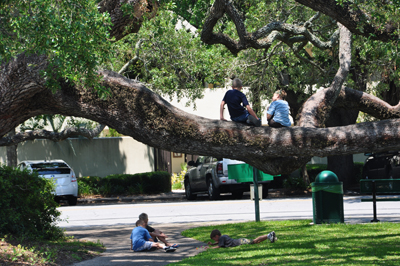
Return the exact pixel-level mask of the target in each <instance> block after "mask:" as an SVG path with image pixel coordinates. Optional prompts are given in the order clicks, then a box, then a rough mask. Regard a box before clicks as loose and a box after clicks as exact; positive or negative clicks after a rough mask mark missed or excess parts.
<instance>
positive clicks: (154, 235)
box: [139, 213, 179, 248]
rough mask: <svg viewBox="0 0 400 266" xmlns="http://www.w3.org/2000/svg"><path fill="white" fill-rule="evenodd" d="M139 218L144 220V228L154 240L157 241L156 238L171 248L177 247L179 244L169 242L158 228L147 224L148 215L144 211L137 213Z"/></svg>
mask: <svg viewBox="0 0 400 266" xmlns="http://www.w3.org/2000/svg"><path fill="white" fill-rule="evenodd" d="M139 220H142V221H144V222H145V225H146V226H145V228H146V229H147V231H149V233H150V235H151V237H152V238H153V240H154V242H158V240H160V241H161V242H163V243H164V244H165V245H166V246H168V247H173V248H178V247H179V245H177V244H173V245H171V244H170V243H168V242H167V240H166V238H167V236H166V235H165V234H164V233H163V232H161V231H160V230H159V229H154V228H153V227H151V226H149V216H148V215H147V214H146V213H141V214H140V215H139Z"/></svg>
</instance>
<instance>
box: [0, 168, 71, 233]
mask: <svg viewBox="0 0 400 266" xmlns="http://www.w3.org/2000/svg"><path fill="white" fill-rule="evenodd" d="M52 191H54V184H53V182H52V181H51V180H48V179H45V178H40V177H39V176H38V175H37V173H29V172H28V171H26V170H25V171H20V170H18V169H13V168H11V167H8V166H0V235H2V236H4V235H7V234H11V235H13V236H17V237H27V238H35V239H38V238H39V239H51V240H55V239H59V238H60V237H62V236H63V235H64V233H63V230H62V229H60V228H58V227H57V226H56V225H55V223H56V222H57V221H59V220H60V218H59V216H60V212H59V211H58V210H57V207H58V206H59V205H58V204H57V203H56V202H55V201H54V195H53V194H52Z"/></svg>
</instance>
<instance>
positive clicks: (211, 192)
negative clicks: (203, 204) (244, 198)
mask: <svg viewBox="0 0 400 266" xmlns="http://www.w3.org/2000/svg"><path fill="white" fill-rule="evenodd" d="M219 194H220V193H219V188H217V187H215V185H214V182H213V181H212V179H211V178H210V179H208V197H209V198H210V199H211V200H216V199H219Z"/></svg>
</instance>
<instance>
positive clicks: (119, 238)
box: [67, 223, 210, 266]
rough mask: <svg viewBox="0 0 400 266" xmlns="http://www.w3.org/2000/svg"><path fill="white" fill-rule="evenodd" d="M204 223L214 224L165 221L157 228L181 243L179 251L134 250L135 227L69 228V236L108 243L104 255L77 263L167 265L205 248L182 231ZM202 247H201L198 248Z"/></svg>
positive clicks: (97, 265) (170, 238)
mask: <svg viewBox="0 0 400 266" xmlns="http://www.w3.org/2000/svg"><path fill="white" fill-rule="evenodd" d="M202 225H210V223H191V224H162V225H157V226H156V228H157V229H160V230H162V231H163V232H165V234H166V235H167V236H168V242H169V243H171V244H174V243H176V244H179V248H178V249H177V250H176V251H175V252H171V253H166V252H165V251H163V250H155V251H148V252H132V251H131V250H130V239H129V237H130V234H131V232H132V229H133V225H132V226H128V225H119V226H112V228H110V227H105V226H97V227H93V228H92V229H90V228H88V227H78V228H77V227H75V228H71V229H67V234H68V235H73V236H74V237H75V238H76V239H84V240H90V241H93V242H97V241H100V242H101V243H103V244H104V245H105V247H106V248H107V250H106V251H105V252H104V253H103V254H102V255H101V256H100V257H97V258H94V259H91V260H87V261H83V262H80V263H76V264H74V265H77V266H90V265H93V266H94V265H96V266H101V265H118V266H120V265H142V266H144V265H156V266H158V265H167V264H169V263H173V262H177V261H181V260H182V259H184V258H187V257H190V256H194V255H196V254H198V253H199V252H201V251H203V250H204V249H203V248H201V247H202V246H204V245H205V243H203V242H200V241H197V240H194V239H191V238H186V237H183V236H182V235H181V232H182V231H184V230H186V229H189V228H193V227H198V226H202ZM196 248H198V249H196Z"/></svg>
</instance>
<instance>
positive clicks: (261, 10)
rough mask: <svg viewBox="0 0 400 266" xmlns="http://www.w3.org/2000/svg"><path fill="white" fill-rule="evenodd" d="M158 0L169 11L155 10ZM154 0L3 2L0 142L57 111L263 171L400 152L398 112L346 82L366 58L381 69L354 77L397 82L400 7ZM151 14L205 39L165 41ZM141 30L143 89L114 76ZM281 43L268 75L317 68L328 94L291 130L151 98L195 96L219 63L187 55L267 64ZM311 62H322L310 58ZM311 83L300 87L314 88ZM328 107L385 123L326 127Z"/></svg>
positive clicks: (315, 0)
mask: <svg viewBox="0 0 400 266" xmlns="http://www.w3.org/2000/svg"><path fill="white" fill-rule="evenodd" d="M160 3H161V4H165V5H166V6H165V7H166V8H167V9H169V10H171V11H172V12H175V13H174V14H175V15H171V14H170V13H168V12H165V11H161V10H160V6H159V4H160ZM160 3H159V2H156V1H146V0H124V1H116V0H103V1H100V2H97V1H93V0H92V1H80V0H72V1H56V2H54V1H48V0H40V1H39V0H33V1H18V2H17V3H13V2H12V1H3V2H1V3H0V8H1V9H0V37H1V39H0V48H1V50H0V61H1V62H2V64H1V69H0V99H1V103H0V104H1V106H0V135H1V136H2V139H1V142H0V145H3V146H4V145H12V144H15V143H17V142H18V141H21V139H24V137H23V136H22V135H20V134H16V135H15V136H12V137H5V134H6V133H8V132H9V131H10V130H12V129H13V128H15V127H16V126H18V125H19V124H21V123H23V122H24V121H25V120H27V119H29V118H31V117H33V116H36V115H42V114H61V115H71V116H76V117H84V118H88V119H91V120H94V121H96V122H98V123H100V124H104V125H108V126H110V127H111V128H114V129H116V130H117V131H118V132H120V133H122V134H125V135H129V136H132V137H133V138H135V139H136V140H138V141H141V142H143V143H145V144H148V145H151V146H154V147H158V148H162V149H166V150H171V151H172V150H173V151H175V152H183V153H192V154H209V155H214V156H222V157H229V158H234V159H240V160H243V161H246V162H248V163H250V164H251V165H253V166H256V167H257V168H259V169H261V170H263V171H265V172H268V173H287V172H290V171H292V170H294V169H296V168H298V167H299V166H301V165H303V164H304V163H306V162H307V161H308V160H309V159H310V157H312V156H328V155H339V154H354V153H359V152H368V151H384V150H389V149H396V150H397V149H399V148H400V133H399V131H398V127H399V124H400V120H398V118H399V115H400V104H397V103H396V104H395V105H394V106H392V105H390V104H388V103H386V102H384V101H382V100H380V99H379V98H378V97H376V96H374V95H371V94H367V93H365V92H363V90H358V89H359V88H357V87H353V88H351V86H358V83H357V82H356V81H357V79H356V77H355V76H353V78H352V79H349V73H352V71H353V69H352V65H353V62H357V63H356V64H355V66H356V67H360V63H361V62H362V60H364V63H363V64H364V66H366V65H368V61H370V59H373V62H380V63H381V65H380V67H375V68H373V67H370V68H367V67H360V69H362V71H364V70H366V69H368V70H369V72H368V74H369V75H376V76H378V77H379V78H378V80H379V82H381V83H384V82H383V81H384V78H386V79H387V81H388V82H386V84H389V83H390V82H392V83H390V84H393V85H392V86H394V87H395V88H396V86H398V77H399V75H398V73H399V71H398V67H397V66H398V65H399V57H398V52H397V49H398V40H399V32H398V29H399V27H398V25H399V23H398V19H399V18H398V17H399V16H398V12H399V10H400V9H399V7H400V4H399V1H391V2H387V3H386V2H384V3H382V1H375V0H374V1H369V2H365V1H351V2H346V1H334V0H329V1H320V0H310V1H302V0H298V1H296V2H288V3H286V2H285V3H282V2H281V1H269V2H265V1H255V0H254V1H228V0H215V1H213V4H212V6H211V5H210V2H208V1H183V4H185V5H182V6H186V5H187V6H188V7H193V9H188V8H186V9H185V8H182V6H180V5H174V4H173V2H172V1H160ZM161 7H164V6H161ZM208 7H210V9H209V10H208ZM305 7H309V8H311V9H312V10H314V11H312V10H311V9H308V8H305ZM204 10H207V13H205V11H204ZM278 10H279V11H278ZM304 10H305V11H304ZM157 12H158V14H160V16H171V19H170V22H171V23H174V21H176V19H177V18H178V17H177V15H179V16H180V17H182V18H187V20H188V21H191V22H192V23H193V24H195V25H196V26H197V27H199V28H200V29H201V33H200V34H199V35H197V36H196V35H191V34H187V35H184V34H182V35H181V36H182V39H181V40H169V41H168V40H165V39H163V40H162V41H160V38H161V37H160V32H159V31H160V29H162V31H171V32H169V34H170V36H173V34H174V32H173V31H174V30H172V29H171V28H170V26H168V27H166V26H165V25H162V24H159V25H155V26H150V24H148V20H149V19H155V18H154V16H155V15H156V14H157ZM293 14H296V16H294V15H293ZM202 15H204V16H202ZM252 15H254V16H252ZM274 15H275V16H274ZM160 23H161V22H160ZM151 27H154V28H151ZM142 30H143V35H144V37H143V43H142V44H141V45H142V46H143V47H146V49H148V51H149V52H147V54H146V57H143V58H145V60H143V61H142V64H143V67H144V69H145V71H146V68H145V66H148V68H147V70H149V72H151V71H153V72H154V71H158V73H157V75H147V77H146V74H143V73H142V75H143V77H144V82H140V81H138V80H135V79H132V78H135V77H134V73H133V75H132V76H129V78H127V77H124V76H122V75H121V74H118V73H117V72H114V71H112V70H110V68H109V67H110V66H112V65H113V64H112V62H116V60H118V59H119V58H118V56H119V53H117V51H118V49H119V48H118V47H117V46H118V45H122V44H119V42H128V43H130V44H131V45H132V44H133V43H135V44H138V43H139V41H140V40H139V39H137V38H136V39H135V37H133V38H132V39H130V40H128V38H130V36H129V35H131V34H136V33H137V32H139V33H140V32H141V31H142ZM196 38H197V39H196ZM199 38H201V41H202V43H201V42H200V41H199ZM360 38H362V39H360ZM352 43H353V45H352ZM355 43H357V47H356V48H354V44H355ZM281 44H285V45H286V47H288V48H285V49H284V50H285V54H287V55H288V56H286V57H285V59H284V60H276V63H275V65H274V64H269V65H272V66H274V67H273V68H274V69H275V70H276V69H277V68H278V67H279V66H280V67H281V69H280V70H279V71H275V72H274V73H273V74H275V75H276V74H278V73H281V74H282V73H283V74H285V71H284V70H285V69H289V68H288V66H291V67H292V69H291V70H286V71H287V72H288V76H289V77H293V78H294V77H296V78H297V80H298V82H295V83H292V86H296V85H295V84H302V81H301V78H300V77H302V76H303V77H304V79H307V78H309V73H312V69H314V71H315V69H319V70H318V71H320V73H321V74H320V75H319V76H323V78H320V79H319V80H320V82H319V83H318V84H319V85H323V87H325V88H323V89H320V90H318V91H317V92H315V93H314V94H313V95H312V96H311V97H310V98H309V99H308V100H307V101H306V102H305V103H304V105H303V106H302V108H301V111H300V113H299V118H298V120H297V121H298V122H297V123H296V126H294V127H290V128H282V129H274V128H270V127H261V128H253V127H248V126H245V125H241V124H238V123H234V122H226V121H219V120H209V119H205V118H202V117H197V116H193V115H190V114H187V113H184V112H183V111H181V110H179V109H177V108H175V107H173V106H171V105H170V104H169V103H168V102H167V101H165V100H164V99H162V98H161V97H160V96H159V95H158V94H156V93H155V92H156V91H162V90H161V88H160V87H167V88H169V89H170V90H173V89H174V88H176V87H179V86H181V82H182V80H183V82H185V84H187V83H188V84H190V82H187V81H188V80H192V81H193V82H192V85H191V86H192V88H195V86H198V84H201V82H204V81H205V80H206V79H207V78H208V77H209V76H210V75H211V74H210V72H213V73H215V72H218V68H219V63H220V62H221V60H222V59H223V57H221V60H219V59H218V58H212V59H211V61H210V62H206V61H198V62H197V64H198V65H199V69H196V68H192V66H190V67H189V65H185V64H184V63H182V64H179V62H180V61H182V62H184V61H185V60H186V57H190V56H191V55H192V54H193V53H197V52H199V53H205V54H206V55H205V56H202V57H200V58H202V60H205V58H207V56H208V57H211V54H212V55H213V56H214V55H218V56H220V55H224V52H223V51H221V50H219V51H218V54H217V53H216V52H215V51H217V49H222V48H223V49H226V50H225V51H230V52H231V53H232V54H233V55H234V58H236V59H238V58H240V57H242V58H246V57H244V55H245V54H246V53H247V55H248V57H247V58H250V57H251V56H252V55H256V57H257V58H258V59H257V62H255V63H259V62H266V61H267V60H265V59H266V58H272V55H275V51H277V50H278V49H281V51H283V50H282V48H280V47H281ZM337 44H339V45H338V46H337ZM189 45H190V47H191V49H193V50H191V51H192V52H191V53H185V52H183V51H182V50H180V49H179V48H180V47H182V46H189ZM132 46H133V45H132ZM214 46H215V48H214ZM196 47H197V49H196ZM210 47H211V48H210ZM275 47H276V48H275ZM376 48H378V49H376ZM152 49H153V51H154V52H153V53H154V54H156V53H157V54H163V55H164V56H165V58H164V59H165V61H163V62H162V63H160V61H158V59H160V58H156V57H154V56H152V55H151V51H152ZM310 49H311V50H312V53H311V55H310V53H309V52H308V51H310ZM307 50H308V51H307ZM375 50H376V51H375ZM110 51H112V52H110ZM189 51H190V49H189ZM322 51H325V53H324V52H322ZM326 51H328V53H326ZM329 51H331V52H329ZM207 52H209V53H210V54H209V55H207ZM213 52H215V53H213ZM328 55H329V56H328ZM318 57H323V58H324V59H323V60H316V59H317V58H318ZM292 58H296V60H297V61H294V60H292ZM281 59H282V58H281ZM218 60H219V61H218ZM263 60H264V61H263ZM380 60H381V61H380ZM302 62H303V63H304V62H307V65H308V66H309V70H308V71H303V72H302V73H296V67H297V66H299V65H300V64H302ZM163 64H164V66H163ZM241 64H242V65H243V61H242V63H241ZM137 69H142V70H143V68H136V70H137ZM188 69H190V70H191V71H192V72H188ZM242 69H246V68H242ZM303 69H304V68H303ZM236 71H238V70H236ZM264 71H265V70H264ZM362 71H358V72H354V73H356V74H360V73H362ZM164 72H165V73H167V72H168V73H171V72H175V73H176V75H175V77H174V76H171V75H168V76H167V78H171V77H172V79H173V80H170V82H167V81H166V79H160V77H161V76H162V74H163V73H164ZM244 73H246V72H245V71H243V72H241V73H240V74H242V75H243V74H244ZM137 74H138V73H137ZM218 74H219V75H220V76H219V78H222V77H223V76H224V75H226V74H227V72H221V73H217V75H214V77H218ZM261 74H262V73H260V76H262V75H261ZM201 75H204V76H203V77H202V76H201ZM263 75H264V76H265V73H264V74H263ZM252 76H253V77H254V80H255V83H257V82H258V83H259V84H263V81H262V79H260V80H257V70H256V71H253V72H252ZM154 77H158V79H157V80H155V79H154ZM181 79H182V80H181ZM349 80H351V81H349ZM281 81H282V79H281V80H279V81H277V82H276V84H278V83H281ZM314 82H315V81H314V80H313V81H312V82H310V81H309V82H304V81H303V83H304V84H311V85H312V84H313V83H314ZM146 84H151V85H148V87H151V90H150V89H149V88H147V87H146V86H145V85H146ZM314 84H315V83H314ZM280 85H282V84H280ZM306 87H307V86H306ZM306 87H305V88H306ZM193 91H195V90H192V92H193ZM333 108H345V109H354V110H361V111H363V112H365V113H368V114H370V115H372V116H375V117H376V118H378V119H382V121H375V122H366V123H359V124H355V125H349V126H340V127H326V121H327V119H328V118H329V115H330V113H331V111H332V109H333ZM42 137H46V136H42Z"/></svg>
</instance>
